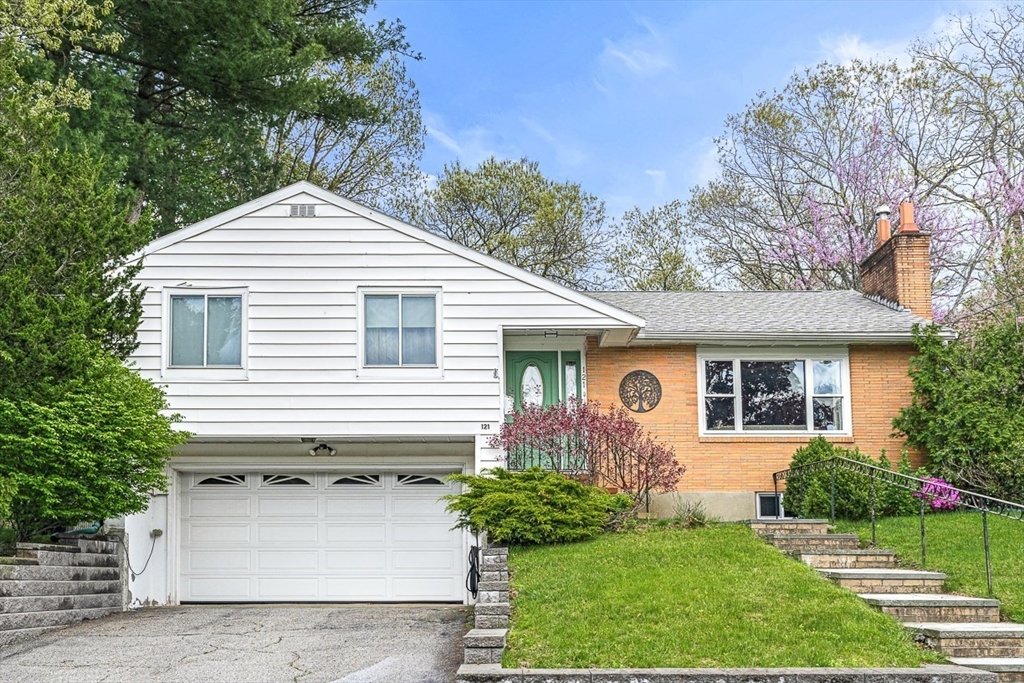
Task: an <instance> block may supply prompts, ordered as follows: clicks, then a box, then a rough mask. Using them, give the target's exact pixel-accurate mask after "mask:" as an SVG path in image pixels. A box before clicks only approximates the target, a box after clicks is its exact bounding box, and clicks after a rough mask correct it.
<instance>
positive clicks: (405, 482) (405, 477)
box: [398, 474, 447, 486]
mask: <svg viewBox="0 0 1024 683" xmlns="http://www.w3.org/2000/svg"><path fill="white" fill-rule="evenodd" d="M398 485H399V486H447V484H445V483H444V482H443V481H441V480H440V479H438V478H437V477H428V476H427V475H425V474H400V475H398Z"/></svg>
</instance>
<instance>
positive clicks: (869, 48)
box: [818, 33, 910, 65]
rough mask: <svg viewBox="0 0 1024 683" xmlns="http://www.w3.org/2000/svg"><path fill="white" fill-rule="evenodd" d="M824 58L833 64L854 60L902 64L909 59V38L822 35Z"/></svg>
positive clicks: (847, 62)
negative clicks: (867, 38)
mask: <svg viewBox="0 0 1024 683" xmlns="http://www.w3.org/2000/svg"><path fill="white" fill-rule="evenodd" d="M818 45H819V46H820V47H821V52H822V58H823V59H826V60H828V61H830V62H832V63H833V64H843V65H847V64H850V63H851V62H853V61H854V60H859V61H862V62H863V61H869V60H881V61H891V60H896V61H897V62H899V63H900V64H901V65H904V64H906V63H907V62H908V61H909V59H910V58H909V56H908V55H907V48H908V47H909V46H910V41H909V40H896V41H889V42H886V41H867V40H864V39H863V38H861V37H860V36H859V35H854V34H849V33H844V34H842V35H838V36H832V35H828V36H821V37H819V38H818Z"/></svg>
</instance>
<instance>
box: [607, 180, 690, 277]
mask: <svg viewBox="0 0 1024 683" xmlns="http://www.w3.org/2000/svg"><path fill="white" fill-rule="evenodd" d="M615 232H616V240H615V246H614V247H613V248H612V251H611V253H610V254H609V255H608V270H609V272H610V273H611V274H612V275H613V276H614V277H615V278H616V280H617V281H618V282H619V283H621V284H622V286H623V287H624V288H625V289H630V290H654V291H679V290H697V289H704V288H705V286H704V282H703V276H702V274H701V272H700V270H699V269H698V268H697V266H696V265H694V262H693V252H694V245H693V244H692V243H691V241H690V238H689V236H690V230H689V225H688V224H687V223H686V217H685V215H684V209H683V204H682V203H681V202H680V201H678V200H676V201H672V202H669V203H668V204H665V205H664V206H656V207H654V208H652V209H650V210H649V211H642V210H641V209H640V208H639V207H634V208H633V209H631V210H629V211H627V212H626V213H624V214H623V215H622V219H621V220H620V221H618V222H617V224H616V226H615Z"/></svg>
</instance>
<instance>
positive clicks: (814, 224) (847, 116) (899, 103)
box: [687, 62, 992, 308]
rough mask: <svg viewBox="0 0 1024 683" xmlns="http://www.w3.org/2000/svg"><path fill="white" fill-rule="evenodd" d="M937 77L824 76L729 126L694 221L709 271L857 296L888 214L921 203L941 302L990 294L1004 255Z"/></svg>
mask: <svg viewBox="0 0 1024 683" xmlns="http://www.w3.org/2000/svg"><path fill="white" fill-rule="evenodd" d="M958 130H959V121H958V120H957V118H956V117H955V116H953V115H951V114H949V112H948V108H947V107H946V103H945V101H944V98H943V96H942V90H941V88H940V85H939V83H938V77H937V76H935V75H934V74H932V73H931V72H929V71H928V70H927V68H926V67H925V66H924V65H920V64H919V65H917V66H915V67H913V68H911V69H909V70H901V69H900V68H899V67H897V66H896V65H895V64H888V65H885V64H869V63H859V62H855V63H853V64H852V65H850V66H836V65H832V64H827V63H825V64H821V65H819V66H817V67H815V68H813V69H810V70H808V71H806V72H805V73H802V74H797V75H795V76H793V78H792V79H791V80H790V82H789V83H788V84H787V85H786V86H785V88H783V89H782V90H781V91H780V92H776V93H762V94H760V95H758V97H757V98H755V100H754V101H753V102H751V104H750V105H748V107H747V108H746V110H745V111H744V112H743V113H741V114H738V115H735V116H731V117H729V119H728V120H727V121H726V130H725V133H724V135H723V136H722V137H720V138H718V139H717V141H716V142H717V144H718V158H719V162H720V164H721V167H722V170H721V173H720V176H719V177H718V178H717V179H715V180H713V181H711V182H710V183H708V184H707V185H705V186H704V187H701V188H697V190H695V192H694V194H693V196H692V198H691V199H690V201H689V203H688V206H687V217H688V220H689V221H690V222H691V223H692V225H693V226H694V230H695V231H696V233H697V234H698V235H699V236H700V238H701V240H702V241H703V243H704V247H705V253H706V255H707V258H708V260H709V261H710V263H711V264H712V265H713V266H715V267H716V268H719V269H721V270H723V271H725V272H726V273H727V274H728V275H729V277H730V278H731V279H732V280H733V281H734V282H735V283H736V284H739V285H740V286H742V287H745V288H752V289H791V288H816V289H819V288H824V289H858V288H860V286H861V283H860V273H859V263H860V262H861V261H862V260H863V259H864V258H865V257H866V256H867V255H868V254H870V253H871V251H872V250H873V249H874V245H875V218H874V213H875V207H877V206H878V205H880V204H889V205H890V206H895V205H896V204H898V203H899V202H900V201H903V200H906V199H913V200H914V201H915V202H916V203H917V222H918V223H919V224H920V225H921V227H922V228H923V229H925V230H928V231H929V232H931V233H932V261H933V266H934V268H935V270H934V274H933V288H934V291H935V293H936V295H937V297H938V298H939V300H940V304H941V305H942V306H943V307H945V308H952V307H955V306H956V305H958V304H959V303H960V302H961V301H962V300H963V299H964V298H965V297H966V296H967V295H968V294H969V293H970V291H971V290H972V288H973V287H975V286H976V285H977V278H978V274H979V271H978V266H979V265H980V264H981V263H982V262H983V261H984V258H985V257H986V255H987V254H988V253H989V251H990V249H991V246H992V242H991V239H990V235H989V231H988V230H987V229H982V227H981V223H983V222H984V221H983V220H982V218H980V217H979V215H978V207H979V206H982V205H986V206H987V205H988V204H989V203H990V202H989V199H988V196H987V194H986V193H987V192H988V188H987V187H986V188H981V187H978V186H975V187H973V188H969V189H968V188H965V187H963V186H962V184H963V183H962V181H966V180H967V176H966V175H965V174H964V173H963V172H962V171H961V169H962V168H963V167H964V166H966V165H968V164H969V163H971V159H970V151H969V150H966V149H964V148H963V147H962V145H961V144H960V141H959V138H958V137H957V133H958Z"/></svg>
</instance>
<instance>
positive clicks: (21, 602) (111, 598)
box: [0, 593, 121, 615]
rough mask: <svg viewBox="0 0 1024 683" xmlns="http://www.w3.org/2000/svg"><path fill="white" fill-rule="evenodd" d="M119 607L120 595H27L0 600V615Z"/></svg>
mask: <svg viewBox="0 0 1024 683" xmlns="http://www.w3.org/2000/svg"><path fill="white" fill-rule="evenodd" d="M120 606H121V594H120V593H101V594H99V595H40V596H34V595H27V596H22V597H17V598H0V615H2V614H16V613H21V612H54V611H57V610H69V609H96V608H98V607H120Z"/></svg>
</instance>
